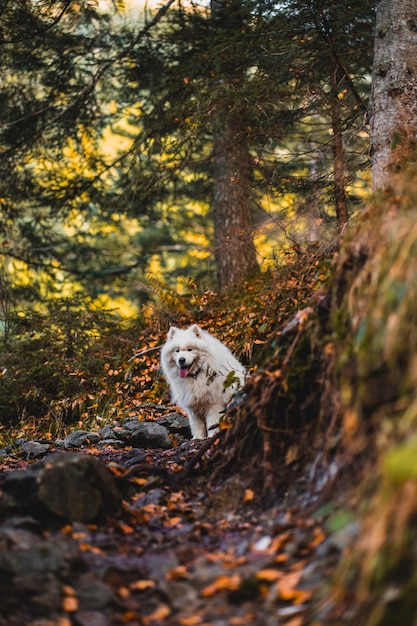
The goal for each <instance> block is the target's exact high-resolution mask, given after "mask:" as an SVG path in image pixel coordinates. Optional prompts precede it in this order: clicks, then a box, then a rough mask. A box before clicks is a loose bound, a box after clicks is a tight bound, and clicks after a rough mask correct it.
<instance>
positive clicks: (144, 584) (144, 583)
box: [129, 579, 156, 591]
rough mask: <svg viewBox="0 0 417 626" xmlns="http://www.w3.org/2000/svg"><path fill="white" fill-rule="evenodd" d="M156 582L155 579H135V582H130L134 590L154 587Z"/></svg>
mask: <svg viewBox="0 0 417 626" xmlns="http://www.w3.org/2000/svg"><path fill="white" fill-rule="evenodd" d="M155 585H156V582H155V581H154V580H145V579H144V580H135V581H134V582H133V583H130V584H129V588H130V589H132V591H143V590H144V589H152V587H155Z"/></svg>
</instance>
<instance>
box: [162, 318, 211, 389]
mask: <svg viewBox="0 0 417 626" xmlns="http://www.w3.org/2000/svg"><path fill="white" fill-rule="evenodd" d="M202 339H203V331H202V330H201V328H200V327H199V326H197V324H194V325H193V326H190V327H189V328H187V329H186V330H181V329H180V328H175V326H172V327H171V328H170V329H169V331H168V336H167V343H166V344H165V348H164V350H167V351H168V354H169V360H170V365H171V367H173V366H175V367H176V368H177V373H178V376H179V377H180V378H188V377H192V378H196V377H197V376H198V374H199V372H200V370H201V365H202V362H203V357H204V353H205V350H204V346H203V345H202Z"/></svg>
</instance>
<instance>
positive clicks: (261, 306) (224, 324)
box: [0, 253, 329, 444]
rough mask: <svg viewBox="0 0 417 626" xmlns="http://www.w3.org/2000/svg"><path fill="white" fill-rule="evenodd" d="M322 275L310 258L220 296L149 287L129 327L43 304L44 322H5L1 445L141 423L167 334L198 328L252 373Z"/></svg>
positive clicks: (156, 384)
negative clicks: (150, 293)
mask: <svg viewBox="0 0 417 626" xmlns="http://www.w3.org/2000/svg"><path fill="white" fill-rule="evenodd" d="M328 267H329V260H328V259H326V258H322V257H320V256H319V255H316V254H307V253H306V254H304V255H296V256H294V257H293V258H291V259H289V260H288V262H287V264H286V265H285V266H283V267H275V268H271V269H269V270H268V271H267V272H265V273H262V274H259V275H258V276H257V277H256V278H255V279H253V280H252V281H251V282H248V283H247V284H245V285H244V286H243V288H242V289H239V290H237V291H235V292H233V293H230V294H228V295H222V296H221V295H219V294H217V293H214V292H212V291H206V292H203V293H201V292H200V291H199V290H198V287H197V286H196V285H194V284H193V283H192V282H190V285H189V290H188V292H187V293H185V294H182V295H179V294H176V293H175V292H173V291H172V290H170V289H168V288H165V286H164V285H163V284H161V283H159V282H158V281H156V280H154V281H153V289H154V297H153V300H152V301H151V303H150V304H148V305H146V307H144V308H143V310H142V314H141V316H140V318H139V319H137V320H134V321H126V320H121V319H119V318H118V316H117V314H116V313H109V312H104V311H97V310H96V309H94V308H93V307H92V305H91V303H90V302H89V301H79V300H77V299H65V300H64V299H63V300H58V301H57V300H55V301H53V302H50V303H49V307H48V314H47V315H42V314H39V313H34V312H33V311H24V312H19V313H12V314H11V315H10V317H9V328H8V335H7V342H6V343H5V345H4V349H3V353H2V356H1V360H0V372H2V375H1V377H0V442H1V443H2V444H4V443H7V442H8V441H11V440H13V439H14V438H16V437H17V436H26V437H35V436H37V437H45V438H60V437H63V436H65V435H66V434H68V432H70V431H71V430H73V429H74V428H84V429H87V428H89V429H94V428H97V427H101V426H102V425H104V424H105V423H108V422H112V421H115V420H119V419H121V418H123V417H126V416H131V415H138V416H139V417H140V415H141V412H142V411H143V410H145V409H144V407H145V406H146V405H147V404H149V403H156V404H168V403H169V395H168V388H167V385H166V383H165V381H164V380H163V378H162V377H161V375H160V370H159V349H160V346H161V345H162V344H163V342H164V341H165V336H166V332H167V330H168V328H169V326H171V325H177V326H180V327H184V326H187V325H189V324H191V323H198V324H200V325H201V326H202V327H203V328H204V329H205V330H207V331H208V332H211V333H212V334H214V335H216V336H217V337H218V338H219V339H220V340H221V341H224V342H225V343H226V344H227V345H228V346H229V347H230V348H231V349H232V351H233V352H235V353H236V355H237V357H238V358H239V359H241V360H242V361H243V362H244V363H245V364H246V366H247V367H248V369H249V370H252V371H255V370H256V369H257V368H258V367H259V365H261V364H262V363H264V362H265V361H266V360H267V358H268V356H269V355H270V353H271V351H272V352H273V351H274V349H275V348H274V346H273V341H274V339H273V336H274V332H275V331H276V329H277V327H278V326H279V325H280V324H281V323H282V322H283V320H285V319H286V318H287V317H288V316H290V315H291V313H293V312H294V311H296V310H297V309H298V308H299V307H301V306H303V303H304V302H305V301H306V300H307V299H308V298H309V297H311V296H312V294H313V293H314V292H315V290H316V289H317V286H318V285H320V284H321V283H322V282H323V281H324V280H325V279H326V277H327V275H328ZM271 342H272V343H271Z"/></svg>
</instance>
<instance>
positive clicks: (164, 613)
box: [142, 604, 171, 626]
mask: <svg viewBox="0 0 417 626" xmlns="http://www.w3.org/2000/svg"><path fill="white" fill-rule="evenodd" d="M169 615H171V609H170V608H169V606H168V605H167V604H161V605H160V606H159V607H158V608H157V609H156V611H154V612H153V613H151V614H150V615H146V616H143V617H142V621H143V623H144V624H145V626H147V625H148V624H151V623H152V622H157V621H158V620H163V619H165V618H166V617H168V616H169Z"/></svg>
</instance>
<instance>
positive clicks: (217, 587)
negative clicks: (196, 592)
mask: <svg viewBox="0 0 417 626" xmlns="http://www.w3.org/2000/svg"><path fill="white" fill-rule="evenodd" d="M239 585H240V576H239V574H232V576H226V575H224V574H222V575H221V576H219V577H218V578H217V579H216V580H215V581H214V582H213V583H212V584H211V585H208V586H207V587H205V588H204V589H203V590H202V592H201V595H202V596H203V598H210V597H211V596H214V594H216V593H217V592H218V591H223V590H224V589H228V590H234V589H237V588H238V587H239Z"/></svg>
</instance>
